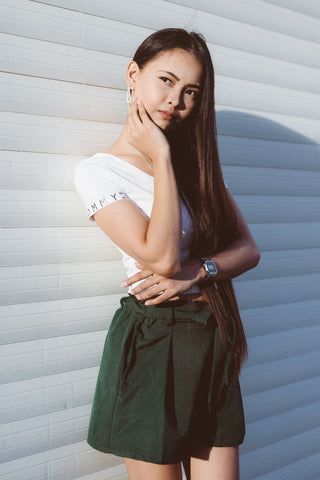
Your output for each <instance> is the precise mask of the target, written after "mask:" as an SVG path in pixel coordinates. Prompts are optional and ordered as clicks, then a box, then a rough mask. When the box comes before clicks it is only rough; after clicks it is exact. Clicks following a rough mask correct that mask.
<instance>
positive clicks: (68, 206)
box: [0, 190, 320, 227]
mask: <svg viewBox="0 0 320 480" xmlns="http://www.w3.org/2000/svg"><path fill="white" fill-rule="evenodd" d="M234 198H235V200H236V202H237V203H238V205H239V207H240V209H241V211H242V212H243V215H244V216H245V218H246V221H247V222H249V223H263V222H266V223H268V222H271V223H273V222H284V223H286V222H288V223H291V222H294V221H295V220H296V221H298V222H319V221H320V197H315V198H313V197H293V196H292V197H291V196H281V197H276V196H273V197H272V196H270V197H268V196H263V195H261V196H260V197H254V196H251V195H235V196H234ZM0 204H1V205H2V208H1V210H2V212H1V214H0V218H1V223H2V225H3V226H4V227H18V226H20V227H38V226H41V227H53V226H65V227H66V226H68V225H69V226H87V225H88V219H87V212H86V209H85V207H84V205H83V204H82V202H81V203H80V200H79V197H78V195H77V193H76V192H65V191H62V192H59V191H56V192H53V191H49V190H47V191H41V190H2V191H1V192H0Z"/></svg>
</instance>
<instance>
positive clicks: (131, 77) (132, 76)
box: [126, 60, 140, 87]
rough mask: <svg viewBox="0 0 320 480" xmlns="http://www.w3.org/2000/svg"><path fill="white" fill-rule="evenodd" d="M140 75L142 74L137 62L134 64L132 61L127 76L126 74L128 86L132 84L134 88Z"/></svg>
mask: <svg viewBox="0 0 320 480" xmlns="http://www.w3.org/2000/svg"><path fill="white" fill-rule="evenodd" d="M139 73H140V68H139V66H138V64H137V62H134V61H133V60H132V61H131V62H130V63H129V64H128V66H127V74H126V80H127V84H129V83H131V84H132V86H133V87H134V84H135V81H136V80H137V78H138V76H139Z"/></svg>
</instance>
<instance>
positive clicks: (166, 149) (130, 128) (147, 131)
mask: <svg viewBox="0 0 320 480" xmlns="http://www.w3.org/2000/svg"><path fill="white" fill-rule="evenodd" d="M127 141H128V143H129V144H130V145H131V146H132V147H134V148H135V149H137V150H138V151H139V152H141V153H142V155H144V156H146V157H149V159H151V160H152V162H156V161H157V159H158V158H160V157H163V156H166V155H170V146H169V142H168V140H167V138H166V136H165V135H164V133H163V132H162V130H161V128H160V127H158V125H156V124H155V123H154V121H153V120H152V119H151V118H150V116H149V114H148V112H147V111H146V109H145V107H144V105H143V103H142V101H141V100H139V99H138V98H135V99H133V101H132V102H131V103H130V105H129V111H128V117H127Z"/></svg>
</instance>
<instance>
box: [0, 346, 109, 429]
mask: <svg viewBox="0 0 320 480" xmlns="http://www.w3.org/2000/svg"><path fill="white" fill-rule="evenodd" d="M100 352H101V353H102V350H101V351H100ZM98 370H99V368H98V367H92V368H83V369H79V370H74V371H69V372H63V373H60V374H56V375H48V376H47V377H37V378H30V379H27V380H24V381H20V382H10V383H4V384H3V385H2V386H1V392H0V423H1V424H2V423H4V424H5V423H10V422H14V421H17V420H23V419H25V418H30V417H34V416H38V415H44V414H46V413H50V412H56V411H60V410H62V411H64V410H65V409H70V408H73V407H78V406H81V405H87V404H90V403H92V399H93V394H94V388H95V384H96V381H97V376H98Z"/></svg>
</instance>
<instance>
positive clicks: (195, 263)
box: [122, 260, 202, 305]
mask: <svg viewBox="0 0 320 480" xmlns="http://www.w3.org/2000/svg"><path fill="white" fill-rule="evenodd" d="M136 266H137V267H138V268H140V272H138V273H136V274H135V275H132V276H131V277H129V278H127V280H125V282H123V283H122V286H123V287H129V286H130V285H133V284H134V283H136V282H139V281H140V280H143V281H142V282H141V283H139V285H137V286H136V287H135V288H134V290H132V294H133V295H135V296H136V298H137V299H138V300H147V301H146V302H145V303H146V305H157V304H158V303H162V302H164V301H165V300H168V299H169V298H172V297H176V296H179V295H181V294H182V293H184V292H185V291H186V290H188V289H189V288H190V287H192V285H194V284H195V283H197V282H199V281H200V280H201V278H202V276H201V263H200V261H199V260H191V261H190V262H185V263H182V265H181V271H180V272H179V273H178V274H177V275H175V276H174V277H172V278H167V277H162V276H161V275H158V274H157V273H153V272H152V271H151V270H148V269H147V268H145V267H144V266H143V265H141V264H140V263H136Z"/></svg>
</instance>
